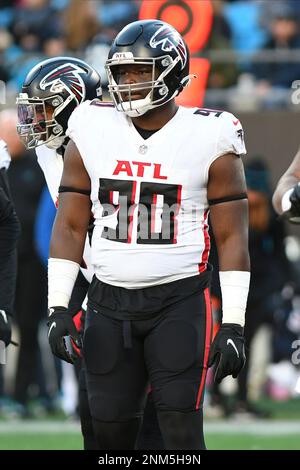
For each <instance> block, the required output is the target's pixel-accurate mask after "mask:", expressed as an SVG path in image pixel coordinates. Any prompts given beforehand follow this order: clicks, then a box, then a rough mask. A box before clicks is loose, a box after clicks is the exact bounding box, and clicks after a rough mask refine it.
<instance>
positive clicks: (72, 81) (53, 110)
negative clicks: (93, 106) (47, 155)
mask: <svg viewBox="0 0 300 470" xmlns="http://www.w3.org/2000/svg"><path fill="white" fill-rule="evenodd" d="M101 96H102V91H101V79H100V76H99V74H98V72H96V70H94V69H93V68H92V67H90V66H89V65H88V64H86V63H85V62H83V61H82V60H79V59H76V58H73V57H57V58H55V59H47V60H44V61H42V62H40V63H39V64H37V65H36V66H35V67H33V68H32V69H31V70H30V72H29V73H28V74H27V76H26V78H25V80H24V82H23V86H22V93H19V96H18V98H17V105H18V117H19V123H18V126H17V131H18V133H19V135H20V138H21V139H22V141H23V142H24V145H25V147H26V148H35V147H37V146H38V145H41V144H47V146H48V147H50V148H58V147H60V146H61V145H62V143H63V141H64V139H65V133H66V130H67V126H68V120H69V117H70V116H71V114H72V112H73V110H74V109H75V108H76V107H77V106H78V105H79V104H80V103H82V102H83V101H85V100H88V99H94V98H97V97H98V98H101Z"/></svg>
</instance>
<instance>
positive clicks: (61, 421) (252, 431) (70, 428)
mask: <svg viewBox="0 0 300 470" xmlns="http://www.w3.org/2000/svg"><path fill="white" fill-rule="evenodd" d="M260 406H263V407H264V408H265V409H269V410H270V411H271V412H272V419H268V420H258V421H256V420H253V419H250V420H249V419H248V420H247V419H237V418H235V419H231V420H227V421H225V420H213V419H205V424H204V431H205V436H206V444H207V448H208V449H211V450H213V449H216V450H223V449H225V450H227V449H228V450H229V449H230V450H231V449H232V450H235V449H236V450H238V449H244V450H247V449H249V450H251V449H253V450H269V449H270V450H273V449H274V450H300V399H294V400H290V401H288V402H283V403H278V402H272V401H270V400H266V401H264V402H260ZM4 449H6V450H54V449H57V450H60V449H61V450H63V449H65V450H75V449H78V450H80V449H82V439H81V435H80V425H79V423H78V422H75V421H70V420H67V419H66V418H63V416H62V414H60V415H57V416H53V417H52V418H51V419H49V418H48V419H35V420H13V419H0V450H4Z"/></svg>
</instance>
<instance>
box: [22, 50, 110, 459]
mask: <svg viewBox="0 0 300 470" xmlns="http://www.w3.org/2000/svg"><path fill="white" fill-rule="evenodd" d="M101 95H102V91H101V79H100V76H99V74H98V73H97V72H96V71H95V70H94V69H93V68H92V67H90V66H89V65H88V64H86V63H85V62H83V61H82V60H79V59H77V58H73V57H57V58H54V59H47V60H44V61H42V62H39V63H38V64H37V65H35V66H34V67H33V68H32V69H31V70H30V71H29V73H28V74H27V75H26V77H25V79H24V81H23V85H22V92H21V93H19V95H18V97H17V108H18V121H19V122H18V126H17V130H18V133H19V136H20V138H21V140H22V141H23V143H24V145H25V147H26V148H27V149H32V148H34V149H35V152H36V155H37V160H38V163H39V165H40V167H41V169H42V171H43V173H44V176H45V179H46V183H47V186H48V189H49V192H50V194H51V197H52V199H53V202H54V204H55V205H57V204H58V187H59V184H60V180H61V176H62V172H63V160H64V153H65V147H66V145H67V142H68V138H67V137H66V129H67V123H68V119H69V118H70V116H71V114H72V112H73V111H74V109H75V108H76V107H77V106H78V105H79V104H80V103H81V102H83V101H84V100H85V99H93V98H95V97H99V98H101ZM89 258H90V247H89V243H88V241H87V242H86V244H85V249H84V254H83V260H82V263H81V270H80V272H79V273H78V276H77V279H76V283H75V287H74V289H73V293H72V298H71V302H70V304H69V308H68V311H67V314H66V317H65V322H66V323H67V324H68V326H69V328H68V327H67V326H66V325H63V324H60V325H59V327H60V328H53V327H52V328H51V329H50V328H49V332H48V338H49V343H50V347H51V350H52V352H53V354H55V355H56V356H57V357H58V358H60V359H63V360H65V361H66V362H70V363H75V365H76V367H78V368H79V369H81V370H80V372H79V413H80V419H81V429H82V434H83V439H84V448H85V449H87V450H91V449H97V443H96V441H95V438H94V434H93V429H92V423H91V418H90V414H89V406H88V401H87V396H86V387H85V376H84V367H82V368H80V365H81V364H80V361H78V360H77V359H78V358H79V357H80V349H79V348H78V346H79V347H80V343H81V337H80V334H79V332H80V331H81V330H82V329H83V325H82V320H83V318H82V316H83V313H82V310H81V306H82V303H83V301H84V298H85V296H86V293H87V290H88V286H89V283H90V282H91V279H92V276H93V273H92V270H91V266H90V263H89ZM72 320H73V322H72ZM73 323H74V324H73ZM50 327H51V325H50ZM65 333H66V334H65ZM57 337H58V338H59V341H57ZM71 338H72V340H71Z"/></svg>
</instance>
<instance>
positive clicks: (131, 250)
mask: <svg viewBox="0 0 300 470" xmlns="http://www.w3.org/2000/svg"><path fill="white" fill-rule="evenodd" d="M67 133H68V135H69V137H70V138H71V139H72V140H73V141H74V142H75V144H76V145H77V147H78V149H79V152H80V154H81V156H82V160H83V163H84V165H85V168H86V170H87V172H88V174H89V176H90V179H91V201H92V204H93V213H94V216H95V229H94V233H93V240H92V264H93V266H94V270H95V274H96V276H97V277H98V279H100V280H101V281H103V282H106V283H108V284H112V285H116V286H121V287H125V288H128V289H133V288H143V287H148V286H153V285H158V284H163V283H167V282H171V281H175V280H178V279H182V278H186V277H190V276H194V275H197V273H199V272H203V271H205V269H206V265H207V260H208V255H209V247H210V244H209V235H208V224H207V217H208V201H207V183H208V172H209V168H210V165H211V164H212V162H213V161H214V160H216V159H217V158H218V157H220V156H221V155H224V154H226V153H229V152H232V153H235V154H237V155H241V154H245V153H246V150H245V144H244V137H243V129H242V126H241V124H240V122H239V120H238V119H236V118H235V116H233V115H232V114H230V113H227V112H221V111H211V110H204V109H197V108H184V107H179V109H178V111H177V113H176V114H175V116H174V117H173V118H172V119H171V120H170V121H169V122H168V123H167V124H166V125H165V126H164V127H163V128H162V129H160V130H159V131H157V132H155V133H154V134H153V135H152V136H151V137H149V138H148V139H146V140H145V139H143V138H142V137H141V135H140V134H139V132H138V131H137V130H136V128H135V127H134V125H133V124H132V121H131V120H130V118H128V117H127V116H126V115H125V114H123V113H119V112H117V111H116V110H115V109H114V107H113V106H112V105H111V104H110V103H104V102H100V101H98V100H94V101H92V102H90V101H86V102H85V103H83V104H81V105H80V106H79V107H78V108H77V109H76V110H75V111H74V112H73V114H72V116H71V118H70V120H69V128H68V131H67Z"/></svg>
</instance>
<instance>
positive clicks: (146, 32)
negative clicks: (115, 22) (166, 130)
mask: <svg viewBox="0 0 300 470" xmlns="http://www.w3.org/2000/svg"><path fill="white" fill-rule="evenodd" d="M124 64H147V65H152V80H151V81H149V82H144V83H135V84H121V85H119V84H118V83H117V75H116V72H117V67H118V66H120V65H121V66H122V65H124ZM105 67H106V70H107V74H108V83H109V86H108V89H109V92H110V95H111V97H112V99H113V101H114V104H115V106H116V109H117V110H118V111H123V112H125V113H126V114H127V115H128V116H131V117H137V116H141V115H142V114H145V113H146V112H147V111H149V110H150V109H153V108H156V107H157V106H161V105H163V104H165V103H167V102H168V101H169V100H171V99H172V98H174V97H175V96H177V95H178V94H179V93H180V92H181V91H182V90H183V88H184V87H185V86H186V85H187V84H188V83H189V81H190V76H189V51H188V48H187V45H186V44H185V42H184V40H183V38H182V37H181V35H180V34H179V33H178V31H176V29H174V28H173V26H170V25H169V24H168V23H164V22H163V21H160V20H144V21H135V22H133V23H130V24H129V25H127V26H125V28H123V29H122V31H121V32H120V33H119V34H118V35H117V37H116V38H115V39H114V41H113V43H112V46H111V49H110V51H109V54H108V60H107V61H106V65H105ZM157 75H158V76H157ZM156 76H157V78H156ZM145 89H150V91H149V93H148V94H147V96H146V97H145V98H144V99H140V100H131V98H130V96H131V94H132V93H133V91H136V90H145ZM122 95H123V96H125V97H126V100H124V99H123V98H122ZM128 97H129V98H128Z"/></svg>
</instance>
